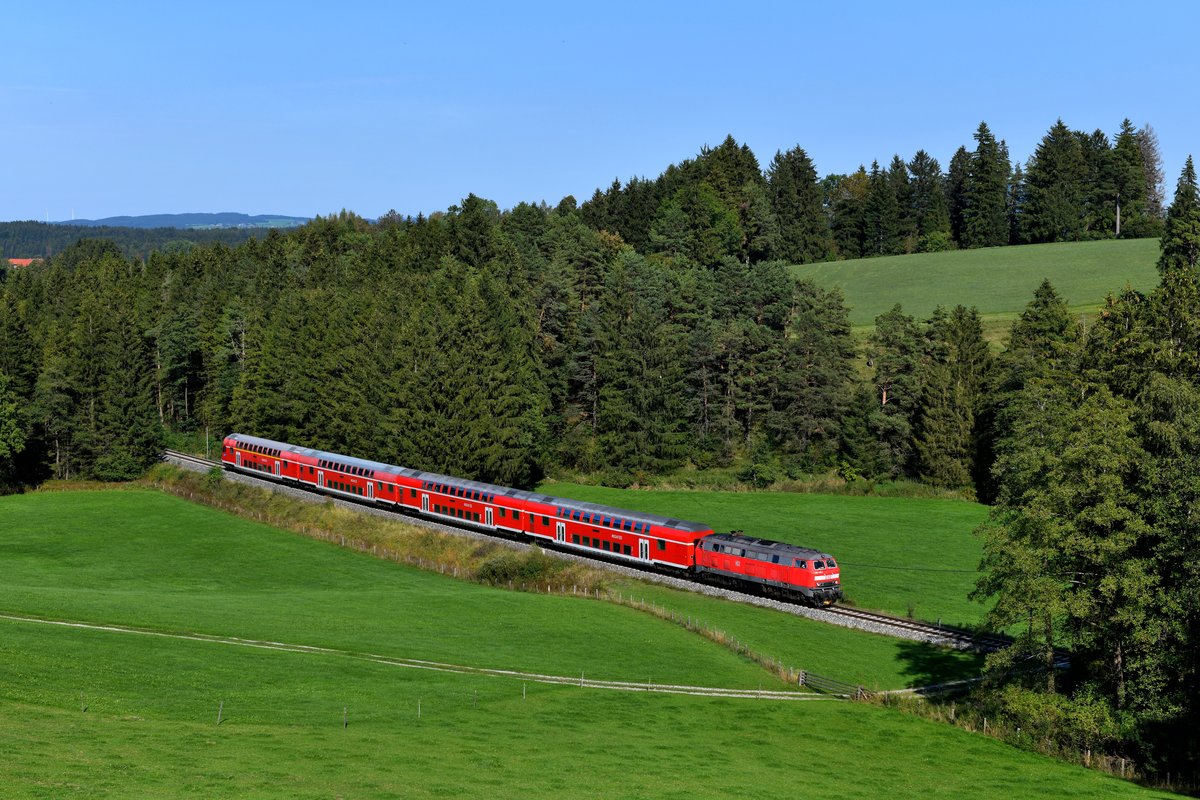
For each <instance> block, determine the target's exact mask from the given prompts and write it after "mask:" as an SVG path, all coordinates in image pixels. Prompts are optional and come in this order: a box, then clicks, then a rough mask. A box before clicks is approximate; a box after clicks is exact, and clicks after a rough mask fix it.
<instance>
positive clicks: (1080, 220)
mask: <svg viewBox="0 0 1200 800" xmlns="http://www.w3.org/2000/svg"><path fill="white" fill-rule="evenodd" d="M1085 179H1086V165H1085V163H1084V158H1083V152H1082V150H1081V148H1080V144H1079V138H1078V137H1077V136H1076V135H1075V134H1074V133H1072V132H1071V130H1070V129H1069V128H1067V126H1066V125H1065V124H1063V121H1062V120H1061V119H1060V120H1058V121H1057V122H1055V123H1054V125H1053V126H1051V128H1050V130H1049V132H1048V133H1047V134H1046V135H1045V136H1044V137H1042V141H1041V143H1040V144H1039V145H1038V147H1037V150H1036V151H1035V152H1034V155H1033V158H1031V159H1030V161H1029V169H1028V172H1027V173H1026V175H1025V185H1026V192H1027V196H1028V201H1027V202H1026V204H1025V208H1024V213H1023V215H1022V222H1023V223H1024V225H1023V233H1024V235H1023V237H1022V239H1023V241H1028V242H1066V241H1078V240H1079V239H1080V238H1081V237H1082V235H1083V230H1084V222H1085V220H1084V181H1085Z"/></svg>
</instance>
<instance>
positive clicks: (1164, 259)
mask: <svg viewBox="0 0 1200 800" xmlns="http://www.w3.org/2000/svg"><path fill="white" fill-rule="evenodd" d="M1160 248H1161V253H1160V255H1159V259H1158V273H1159V276H1160V286H1159V289H1158V291H1156V292H1155V294H1154V296H1153V299H1152V309H1151V314H1152V319H1153V321H1154V326H1155V340H1156V342H1157V343H1158V346H1159V356H1158V359H1157V360H1158V362H1159V368H1160V369H1162V370H1163V371H1164V372H1166V373H1168V374H1170V375H1192V374H1195V372H1196V370H1197V369H1198V368H1200V286H1198V282H1197V274H1198V267H1200V189H1198V188H1197V184H1196V169H1195V167H1194V166H1193V164H1192V158H1191V156H1188V159H1187V162H1186V163H1185V164H1184V167H1183V171H1182V172H1181V173H1180V176H1179V182H1178V184H1177V185H1176V189H1175V199H1174V201H1173V202H1172V203H1171V207H1170V209H1169V210H1168V211H1167V218H1166V222H1165V224H1164V228H1163V235H1162V240H1161V242H1160Z"/></svg>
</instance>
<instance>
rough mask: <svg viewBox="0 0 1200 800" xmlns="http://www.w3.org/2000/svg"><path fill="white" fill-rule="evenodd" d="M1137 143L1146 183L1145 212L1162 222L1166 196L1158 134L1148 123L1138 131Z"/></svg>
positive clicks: (1164, 214)
mask: <svg viewBox="0 0 1200 800" xmlns="http://www.w3.org/2000/svg"><path fill="white" fill-rule="evenodd" d="M1137 141H1138V149H1139V150H1141V153H1142V169H1143V170H1144V174H1145V181H1146V211H1147V213H1149V215H1150V218H1151V219H1153V220H1162V219H1163V218H1164V217H1165V216H1166V208H1165V207H1164V206H1163V203H1164V202H1165V201H1166V195H1165V192H1164V189H1163V162H1162V154H1161V151H1160V150H1159V147H1158V134H1156V133H1155V132H1154V128H1151V127H1150V123H1149V122H1147V123H1146V124H1145V125H1143V126H1142V127H1141V128H1139V129H1138V132H1137Z"/></svg>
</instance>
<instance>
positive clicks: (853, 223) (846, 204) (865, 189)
mask: <svg viewBox="0 0 1200 800" xmlns="http://www.w3.org/2000/svg"><path fill="white" fill-rule="evenodd" d="M870 188H871V180H870V178H869V177H868V175H867V170H866V169H865V168H863V167H859V168H858V171H857V172H855V173H854V174H853V175H848V176H846V177H845V178H843V179H841V180H840V181H838V183H837V186H836V188H835V189H834V194H833V198H832V202H831V204H830V205H831V207H832V213H833V220H832V223H831V227H832V230H833V241H834V244H835V245H836V246H837V251H838V255H839V256H840V257H841V258H861V257H862V256H865V255H867V254H868V253H869V252H870V248H869V243H868V241H867V217H866V211H867V196H868V194H869V193H870Z"/></svg>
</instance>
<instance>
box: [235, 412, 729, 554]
mask: <svg viewBox="0 0 1200 800" xmlns="http://www.w3.org/2000/svg"><path fill="white" fill-rule="evenodd" d="M225 438H227V439H233V440H235V441H238V442H245V443H246V444H254V445H258V446H260V447H271V448H274V449H276V450H279V451H280V452H282V453H297V454H299V455H302V456H307V457H309V458H317V459H323V460H325V461H336V462H338V463H339V464H345V465H347V466H351V467H361V468H363V469H368V470H373V471H375V472H383V473H389V474H392V475H402V476H404V477H406V478H415V479H417V480H421V481H432V482H434V483H442V484H445V485H447V486H455V487H461V488H463V489H471V490H472V491H480V492H486V493H488V494H494V495H496V496H497V497H512V498H514V499H517V500H528V501H533V502H535V503H544V504H546V505H551V506H555V507H557V508H562V509H568V510H570V511H581V512H583V511H586V512H589V513H592V514H595V513H599V514H601V515H605V514H607V515H609V516H617V517H621V518H622V519H628V520H632V521H634V522H649V523H650V524H651V525H661V526H663V527H667V528H675V529H676V530H682V531H687V532H689V533H703V532H704V531H710V530H712V526H711V525H705V524H704V523H702V522H691V521H689V520H683V519H675V518H673V517H665V516H662V515H659V514H649V513H646V512H642V511H632V510H630V509H628V508H617V507H615V506H606V505H601V504H600V503H586V502H583V501H581V500H570V499H567V498H565V497H554V496H552V495H548V494H541V493H539V492H527V491H525V490H523V489H513V488H511V487H508V486H498V485H496V484H492V483H483V482H481V481H472V480H467V479H466V478H456V477H454V476H452V475H441V474H439V473H436V472H424V471H423V470H419V469H409V468H407V467H398V466H396V465H394V464H385V463H383V462H381V461H369V460H367V459H363V458H354V457H353V456H345V455H342V454H341V453H331V452H328V451H325V450H315V449H313V448H311V447H299V446H297V445H294V444H288V443H287V442H278V441H275V440H274V439H263V438H262V437H259V436H249V435H247V434H244V433H231V434H229V436H227V437H225Z"/></svg>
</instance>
